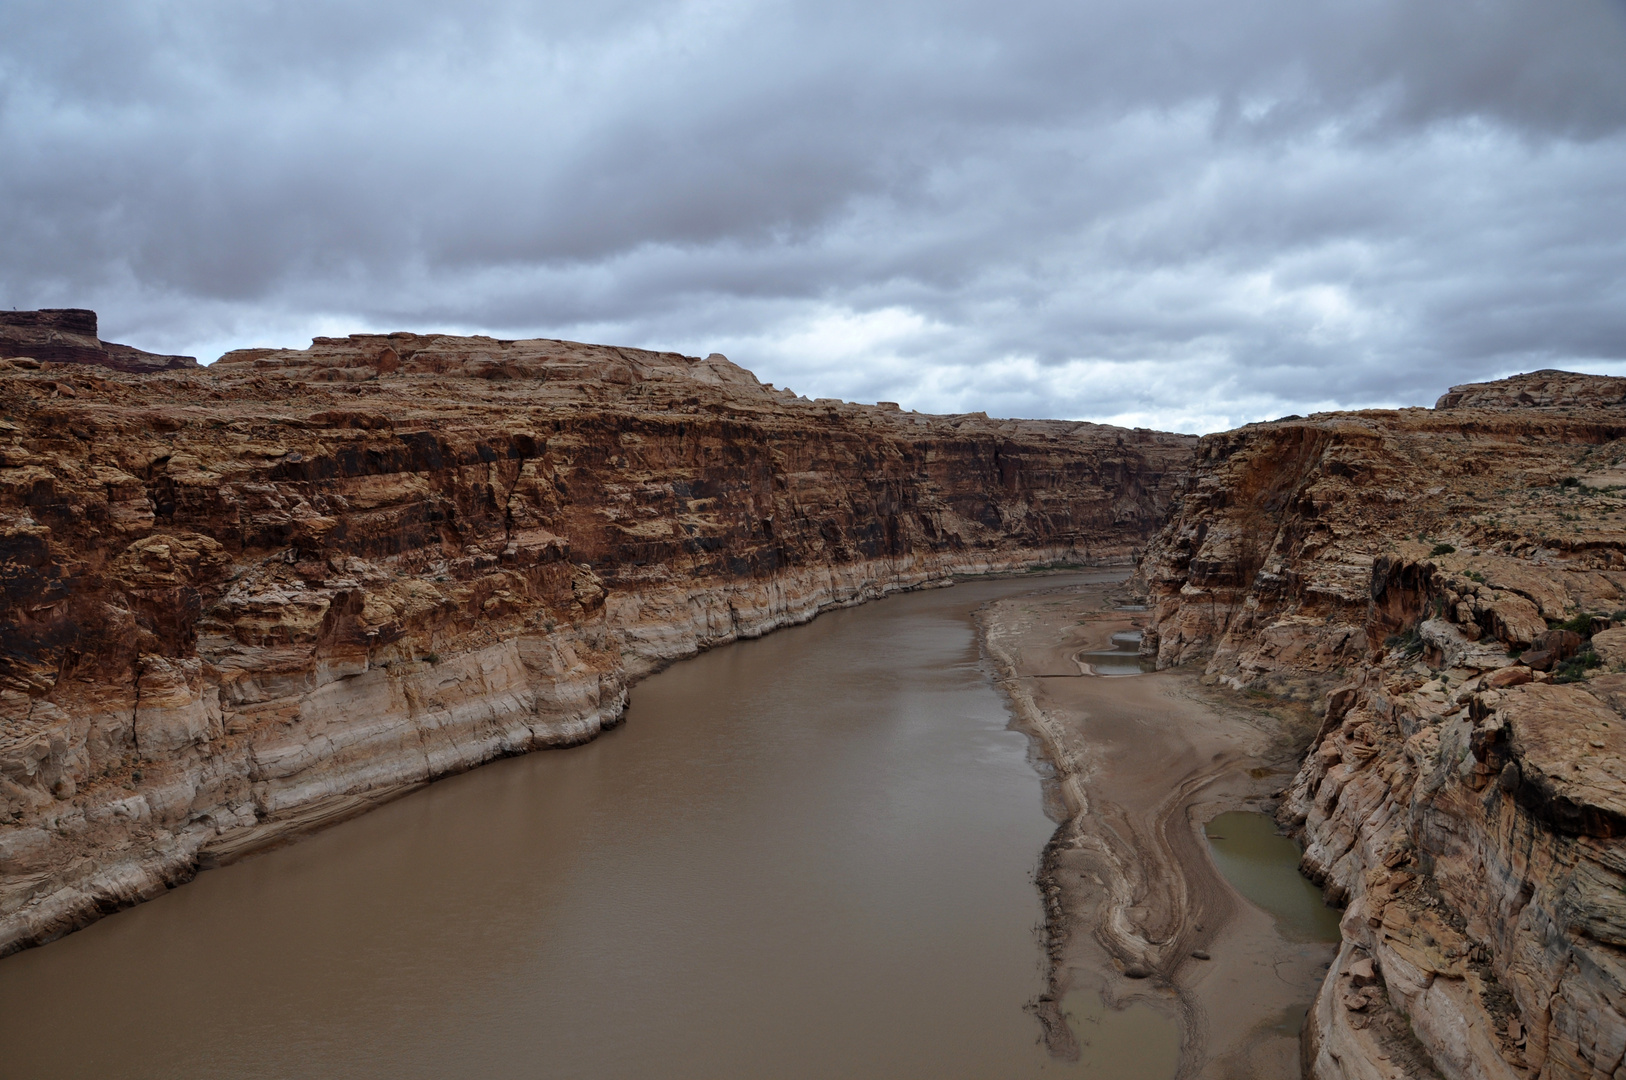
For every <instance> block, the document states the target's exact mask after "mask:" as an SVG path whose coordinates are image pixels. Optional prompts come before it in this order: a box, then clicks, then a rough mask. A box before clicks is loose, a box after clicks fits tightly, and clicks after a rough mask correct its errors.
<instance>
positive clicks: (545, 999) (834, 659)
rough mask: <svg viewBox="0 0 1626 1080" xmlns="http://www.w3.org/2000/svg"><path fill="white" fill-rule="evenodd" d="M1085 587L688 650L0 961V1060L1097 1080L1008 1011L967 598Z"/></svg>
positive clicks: (1016, 921) (1019, 970) (1009, 992)
mask: <svg viewBox="0 0 1626 1080" xmlns="http://www.w3.org/2000/svg"><path fill="white" fill-rule="evenodd" d="M1094 579H1095V580H1099V579H1100V576H1099V575H1096V576H1095V578H1094ZM1085 580H1092V578H1091V577H1090V576H1088V575H1070V576H1066V577H1057V578H1049V579H1043V580H1036V579H1031V578H1030V579H1007V580H980V581H972V582H965V583H962V584H960V585H958V586H956V587H955V588H952V589H936V590H929V591H924V592H919V593H912V594H907V595H902V596H896V597H892V598H889V599H886V600H883V601H878V602H875V603H872V604H868V605H865V606H864V607H861V608H856V609H850V610H843V611H836V612H830V613H827V614H825V615H822V616H820V617H819V618H818V619H817V620H815V621H814V622H812V623H810V624H808V625H806V626H802V627H797V628H794V629H789V630H784V631H780V632H777V633H774V634H771V635H769V636H767V637H765V638H762V639H760V640H756V641H748V642H741V643H737V644H733V645H729V646H727V647H724V648H720V649H717V650H714V651H712V652H709V653H706V654H704V655H701V656H698V657H696V658H694V659H691V660H687V661H684V662H682V663H679V664H676V665H674V666H673V667H671V668H669V669H667V670H666V671H664V672H661V673H659V674H657V675H655V676H652V677H651V678H649V679H647V680H645V681H644V682H642V683H640V684H639V685H638V686H637V687H636V688H634V690H633V693H632V703H631V707H630V709H629V710H628V714H627V722H626V723H625V725H623V726H622V727H620V728H618V729H616V730H614V731H611V732H608V733H606V734H605V735H603V736H602V737H600V738H599V739H598V740H596V741H595V742H592V743H590V744H588V745H585V746H581V747H577V748H574V749H570V750H559V751H549V752H543V753H536V754H531V755H528V756H525V757H520V758H512V759H509V760H506V761H501V762H497V763H494V764H490V765H487V766H485V767H483V768H480V769H477V770H474V771H472V772H469V773H466V774H464V775H462V776H458V777H453V778H451V779H447V780H444V781H441V782H439V783H436V784H434V785H432V786H430V787H429V788H427V789H425V790H424V791H421V792H418V793H416V794H414V795H411V796H409V797H407V798H404V799H401V800H399V801H397V802H394V803H391V804H389V805H387V806H384V807H382V808H380V809H378V810H376V811H374V812H372V813H370V814H367V815H366V816H364V817H362V818H359V819H356V820H354V821H350V822H347V823H345V824H342V825H340V826H337V827H334V828H332V829H329V830H327V831H325V832H322V833H319V834H317V835H315V836H312V837H309V838H307V839H305V840H303V841H300V842H299V843H296V844H293V845H291V846H288V847H285V848H282V849H280V850H276V851H273V852H269V853H266V854H264V855H261V856H258V857H255V858H252V859H249V860H246V861H244V862H241V863H238V864H236V865H233V866H229V867H226V868H224V869H221V870H214V871H210V872H208V873H205V874H203V875H201V876H200V877H199V878H198V879H197V880H195V881H194V882H192V883H190V884H187V885H185V886H182V887H180V888H178V889H175V890H173V891H171V892H169V893H167V894H166V895H164V896H162V897H159V898H158V899H156V900H153V901H151V902H149V903H146V904H143V905H141V906H139V907H137V908H134V909H132V910H129V911H126V912H122V913H120V914H118V915H115V916H112V917H110V918H107V919H104V920H102V921H101V922H98V923H96V924H94V925H92V926H90V927H89V928H87V929H85V930H82V931H80V932H78V933H75V934H72V935H69V936H68V937H66V938H64V939H62V940H59V941H56V942H53V943H52V944H49V945H46V946H44V947H42V948H38V949H33V950H30V951H27V952H24V953H21V954H18V955H16V956H13V957H10V958H7V959H5V960H3V961H0V1075H3V1076H5V1077H7V1078H24V1077H30V1078H31V1077H90V1076H95V1077H114V1076H116V1077H132V1078H136V1077H166V1078H193V1077H196V1078H203V1077H234V1078H259V1077H266V1078H270V1077H278V1078H280V1077H450V1076H481V1077H654V1076H659V1077H706V1078H720V1077H765V1076H774V1077H836V1076H840V1077H853V1078H862V1077H887V1078H900V1077H934V1078H951V1077H966V1078H979V1080H981V1078H988V1077H1026V1076H1034V1077H1040V1076H1044V1077H1049V1076H1058V1077H1059V1076H1069V1075H1089V1076H1095V1077H1098V1078H1107V1077H1110V1076H1111V1075H1114V1074H1115V1070H1113V1071H1103V1070H1102V1066H1101V1065H1100V1062H1101V1061H1102V1060H1107V1059H1103V1058H1102V1057H1101V1056H1100V1054H1102V1053H1106V1054H1108V1059H1110V1058H1111V1052H1112V1048H1111V1047H1109V1046H1104V1045H1103V1046H1101V1047H1096V1048H1095V1051H1096V1052H1093V1053H1086V1055H1085V1060H1084V1061H1082V1062H1080V1063H1078V1064H1076V1065H1068V1064H1066V1063H1063V1062H1058V1061H1055V1060H1053V1059H1051V1058H1049V1057H1048V1056H1047V1055H1046V1054H1045V1052H1044V1050H1043V1049H1042V1047H1041V1046H1040V1045H1039V1042H1038V1039H1039V1035H1040V1030H1039V1026H1038V1024H1037V1022H1036V1021H1035V1020H1034V1018H1033V1016H1032V1015H1031V1014H1030V1013H1029V1012H1028V1011H1027V1010H1026V1009H1025V1006H1026V1005H1027V1004H1028V1003H1029V1002H1030V1001H1032V1000H1033V999H1034V998H1035V996H1036V995H1037V994H1039V993H1040V992H1041V991H1042V989H1043V987H1044V969H1043V955H1042V952H1041V947H1040V938H1039V934H1038V926H1039V923H1040V921H1041V918H1042V911H1041V907H1040V902H1039V897H1038V894H1037V892H1036V890H1035V888H1034V885H1033V875H1034V872H1035V869H1036V866H1037V863H1038V857H1039V852H1040V849H1041V848H1042V846H1043V845H1044V842H1045V840H1046V839H1047V838H1048V837H1049V835H1050V833H1051V832H1052V830H1053V828H1054V825H1053V823H1052V822H1051V821H1049V820H1048V819H1047V818H1046V817H1045V815H1044V812H1043V800H1042V796H1041V787H1040V780H1039V777H1038V775H1037V773H1036V772H1035V771H1034V768H1033V765H1032V763H1031V761H1030V760H1029V744H1028V740H1027V739H1026V737H1025V736H1023V735H1021V734H1019V733H1017V732H1015V731H1012V730H1010V728H1009V727H1008V726H1007V725H1008V724H1009V721H1010V716H1009V713H1008V711H1007V709H1006V705H1005V703H1004V702H1003V700H1002V699H1001V698H1000V697H999V695H998V694H997V693H996V691H995V690H994V689H993V687H992V685H991V683H990V681H989V678H988V675H987V672H986V671H985V670H984V667H983V664H982V662H981V660H980V658H979V654H978V649H977V644H976V639H975V631H974V626H973V622H972V618H971V611H972V610H973V609H974V608H975V607H976V606H977V605H979V604H981V603H983V602H984V601H986V600H989V599H992V598H995V597H999V596H1008V595H1012V594H1015V593H1019V592H1024V591H1030V590H1032V589H1034V588H1037V587H1047V586H1053V585H1059V584H1064V583H1069V582H1079V581H1085ZM1152 1049H1153V1050H1154V1051H1155V1053H1156V1055H1158V1060H1160V1061H1161V1060H1164V1059H1165V1058H1166V1057H1167V1054H1168V1052H1169V1051H1170V1049H1171V1048H1170V1047H1162V1048H1152ZM1133 1056H1134V1055H1133V1052H1131V1053H1130V1057H1131V1058H1133ZM1092 1061H1093V1062H1095V1063H1096V1064H1094V1065H1092V1064H1091V1062H1092ZM1124 1075H1135V1073H1133V1072H1128V1073H1125V1074H1124Z"/></svg>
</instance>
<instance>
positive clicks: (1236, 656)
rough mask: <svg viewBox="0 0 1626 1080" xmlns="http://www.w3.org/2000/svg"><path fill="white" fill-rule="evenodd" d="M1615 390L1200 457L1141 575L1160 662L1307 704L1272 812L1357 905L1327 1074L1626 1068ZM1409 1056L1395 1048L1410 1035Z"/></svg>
mask: <svg viewBox="0 0 1626 1080" xmlns="http://www.w3.org/2000/svg"><path fill="white" fill-rule="evenodd" d="M1623 397H1626V380H1623V379H1612V378H1604V377H1598V376H1585V375H1574V374H1571V373H1567V372H1552V371H1543V372H1537V373H1534V374H1532V375H1524V376H1518V377H1515V378H1512V379H1507V380H1502V381H1500V382H1495V383H1484V384H1476V385H1472V386H1459V387H1453V388H1452V389H1451V391H1450V392H1449V393H1447V394H1446V395H1445V396H1443V397H1442V398H1441V399H1440V402H1439V405H1438V406H1437V407H1436V408H1435V409H1433V410H1427V409H1405V410H1399V411H1383V412H1379V411H1372V412H1355V413H1337V414H1326V415H1321V416H1312V417H1310V418H1308V419H1293V420H1286V421H1278V422H1274V423H1268V424H1253V425H1249V426H1248V427H1245V428H1242V429H1240V430H1237V431H1233V432H1227V433H1225V434H1222V435H1213V436H1208V437H1206V438H1204V439H1203V440H1202V441H1201V443H1200V444H1199V446H1198V449H1197V462H1196V465H1195V466H1194V469H1193V473H1192V478H1191V480H1190V483H1189V486H1188V487H1187V489H1186V491H1185V493H1184V494H1183V496H1182V499H1181V505H1180V508H1179V510H1178V512H1177V513H1176V515H1175V516H1174V518H1173V520H1172V521H1171V522H1170V524H1169V525H1168V526H1167V527H1166V528H1165V529H1164V530H1163V531H1162V532H1161V533H1160V534H1159V536H1158V537H1157V538H1156V539H1155V540H1154V541H1153V542H1152V544H1151V545H1150V546H1149V548H1148V551H1147V554H1146V556H1145V558H1144V560H1143V562H1142V564H1141V567H1140V577H1141V580H1142V581H1143V583H1144V585H1145V587H1146V589H1147V591H1148V593H1149V598H1150V600H1151V603H1152V604H1153V605H1154V612H1153V625H1154V630H1153V631H1152V632H1151V633H1148V634H1147V635H1146V639H1145V649H1146V651H1147V652H1148V653H1149V654H1152V655H1155V656H1156V657H1157V659H1158V662H1159V664H1160V665H1170V664H1177V663H1184V662H1199V663H1202V664H1203V665H1205V670H1206V674H1207V676H1208V677H1209V678H1211V679H1214V680H1218V681H1221V682H1224V683H1226V684H1228V685H1230V686H1233V687H1237V688H1241V689H1249V690H1254V691H1268V692H1274V693H1278V694H1287V695H1291V696H1297V697H1302V698H1308V699H1311V700H1313V701H1315V702H1316V703H1317V707H1318V708H1319V709H1321V710H1323V716H1324V718H1323V722H1322V725H1321V733H1320V735H1319V737H1318V738H1317V740H1316V743H1315V745H1314V746H1312V747H1311V749H1310V753H1309V756H1308V757H1307V759H1306V760H1305V762H1304V765H1303V768H1302V769H1301V770H1300V772H1299V774H1298V776H1297V778H1296V779H1295V781H1294V782H1293V784H1292V785H1291V787H1290V789H1289V790H1288V791H1287V792H1285V793H1284V795H1285V800H1284V805H1283V810H1282V814H1283V817H1284V820H1286V821H1287V822H1288V823H1289V824H1292V825H1295V826H1296V827H1298V828H1300V829H1301V830H1302V832H1303V836H1304V838H1305V841H1306V845H1307V851H1306V855H1305V868H1306V870H1307V871H1308V872H1309V873H1311V874H1312V876H1314V877H1316V878H1317V879H1318V880H1320V881H1322V882H1324V883H1325V885H1326V888H1327V891H1328V892H1329V894H1330V895H1331V896H1332V897H1333V898H1334V899H1336V900H1338V901H1340V902H1343V903H1347V904H1348V910H1347V912H1346V914H1345V916H1344V919H1343V924H1342V925H1343V933H1344V944H1343V948H1342V951H1341V953H1340V955H1339V959H1338V962H1337V963H1336V964H1335V965H1334V966H1333V968H1332V970H1331V971H1330V972H1329V973H1328V975H1327V979H1326V982H1325V983H1324V985H1323V987H1322V990H1321V994H1320V997H1319V999H1318V1001H1317V1004H1316V1007H1315V1009H1314V1010H1313V1012H1312V1014H1311V1017H1310V1020H1309V1023H1308V1028H1307V1038H1306V1064H1307V1067H1308V1070H1309V1073H1310V1075H1312V1076H1315V1077H1378V1076H1389V1075H1392V1068H1391V1066H1390V1065H1389V1062H1392V1061H1401V1060H1409V1059H1412V1058H1413V1057H1414V1054H1413V1051H1415V1050H1419V1049H1420V1050H1421V1051H1422V1052H1423V1053H1424V1054H1426V1056H1427V1057H1428V1058H1429V1059H1431V1060H1432V1061H1433V1063H1434V1065H1435V1067H1436V1068H1437V1069H1438V1070H1439V1072H1440V1074H1441V1075H1444V1076H1447V1077H1452V1078H1457V1077H1475V1078H1483V1077H1502V1078H1513V1077H1542V1078H1552V1080H1559V1078H1564V1080H1568V1078H1580V1077H1599V1076H1612V1075H1619V1073H1618V1071H1617V1070H1619V1069H1620V1068H1621V1067H1622V1058H1623V1055H1626V963H1623V960H1626V628H1620V629H1617V628H1614V627H1615V623H1616V621H1617V619H1618V620H1620V621H1626V610H1623V609H1626V516H1623V515H1626V468H1623V462H1626V405H1623V404H1622V399H1623ZM1403 1044H1404V1045H1403Z"/></svg>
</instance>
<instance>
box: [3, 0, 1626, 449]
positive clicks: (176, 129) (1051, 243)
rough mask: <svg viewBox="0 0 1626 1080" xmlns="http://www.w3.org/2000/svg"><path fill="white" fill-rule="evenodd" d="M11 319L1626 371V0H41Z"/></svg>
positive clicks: (1116, 385) (1063, 405) (255, 338)
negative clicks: (42, 311)
mask: <svg viewBox="0 0 1626 1080" xmlns="http://www.w3.org/2000/svg"><path fill="white" fill-rule="evenodd" d="M0 306H6V307H18V308H31V307H44V306H74V307H94V308H96V309H97V310H98V311H99V312H100V313H101V316H102V335H103V337H104V338H107V339H109V340H116V341H124V342H127V343H129V344H133V345H137V346H140V347H142V348H147V349H153V350H157V351H165V352H169V351H178V352H187V353H192V354H196V355H198V356H199V357H200V358H201V359H204V360H209V359H212V358H213V357H215V356H217V355H219V354H220V353H221V352H222V351H224V350H226V349H228V348H236V347H240V346H247V345H285V346H303V345H305V344H306V343H307V342H308V340H309V339H310V338H311V337H312V336H313V335H315V334H329V333H339V334H343V333H352V332H357V331H364V330H394V329H410V330H450V331H459V332H483V333H490V334H494V335H497V336H501V337H529V336H549V337H568V338H574V339H578V340H587V341H597V342H607V343H611V344H620V345H637V346H642V347H648V348H656V349H675V350H680V351H683V352H688V353H693V354H698V355H704V354H705V353H708V352H714V351H715V352H723V353H726V354H727V355H728V356H729V357H730V358H731V359H733V360H735V361H736V362H737V363H740V364H743V365H745V366H746V367H749V368H751V369H752V370H754V371H755V372H756V373H757V374H758V376H759V377H761V378H762V379H764V380H765V381H771V382H774V383H776V384H778V385H781V386H787V385H788V386H790V387H791V388H792V389H795V390H797V391H798V392H801V393H805V394H807V395H809V396H838V397H845V398H849V399H854V400H861V401H874V400H877V399H887V400H896V401H900V402H902V403H903V404H904V406H905V407H906V408H910V407H913V408H919V409H921V410H927V411H934V412H947V411H962V410H976V409H982V410H986V411H987V412H989V413H991V414H994V415H1005V416H1060V417H1076V418H1085V419H1092V420H1102V421H1110V422H1115V423H1125V424H1137V425H1146V426H1155V427H1163V428H1174V429H1180V430H1186V431H1210V430H1215V429H1220V428H1225V427H1229V426H1232V425H1235V424H1239V423H1243V422H1246V421H1248V420H1255V419H1261V418H1268V417H1274V416H1279V415H1282V414H1284V413H1289V412H1298V413H1307V412H1310V411H1313V410H1316V409H1321V408H1330V407H1354V406H1362V405H1395V404H1429V403H1432V402H1433V400H1434V398H1435V397H1436V396H1437V395H1438V394H1439V393H1440V392H1441V391H1442V390H1444V389H1445V387H1447V386H1448V385H1450V384H1452V383H1457V382H1463V381H1468V380H1473V379H1481V378H1488V377H1496V376H1499V375H1504V374H1509V373H1512V372H1515V371H1527V370H1533V369H1536V368H1541V367H1567V368H1571V369H1578V370H1588V371H1604V372H1615V373H1626V0H1230V2H1225V3H1222V2H1218V0H1038V2H1032V0H978V2H965V0H899V2H891V3H888V2H884V0H862V2H852V3H849V2H845V0H818V2H812V0H779V2H772V0H762V2H751V0H745V2H723V0H717V2H708V0H699V2H687V3H685V2H670V3H649V2H644V0H592V2H582V0H568V2H564V0H561V2H558V3H553V2H539V3H505V2H498V0H462V2H461V3H459V4H456V5H451V4H446V3H444V2H441V0H435V2H427V0H390V2H388V3H385V2H383V0H321V2H320V3H302V2H296V0H277V2H275V3H273V2H271V0H257V2H249V0H244V2H234V3H221V2H220V0H141V2H131V3H123V4H121V3H87V2H75V0H5V2H4V3H3V4H0Z"/></svg>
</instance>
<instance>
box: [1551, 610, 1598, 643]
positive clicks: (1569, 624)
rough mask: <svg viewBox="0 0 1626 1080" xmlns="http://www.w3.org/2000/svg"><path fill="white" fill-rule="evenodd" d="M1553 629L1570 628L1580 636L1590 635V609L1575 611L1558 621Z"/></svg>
mask: <svg viewBox="0 0 1626 1080" xmlns="http://www.w3.org/2000/svg"><path fill="white" fill-rule="evenodd" d="M1554 629H1557V630H1570V631H1573V632H1574V633H1577V634H1580V635H1581V636H1582V637H1591V636H1592V613H1591V612H1590V611H1577V612H1576V613H1575V614H1574V615H1571V616H1570V617H1569V618H1567V619H1565V620H1564V621H1563V622H1561V623H1558V624H1557V625H1556V626H1555V627H1554Z"/></svg>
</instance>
